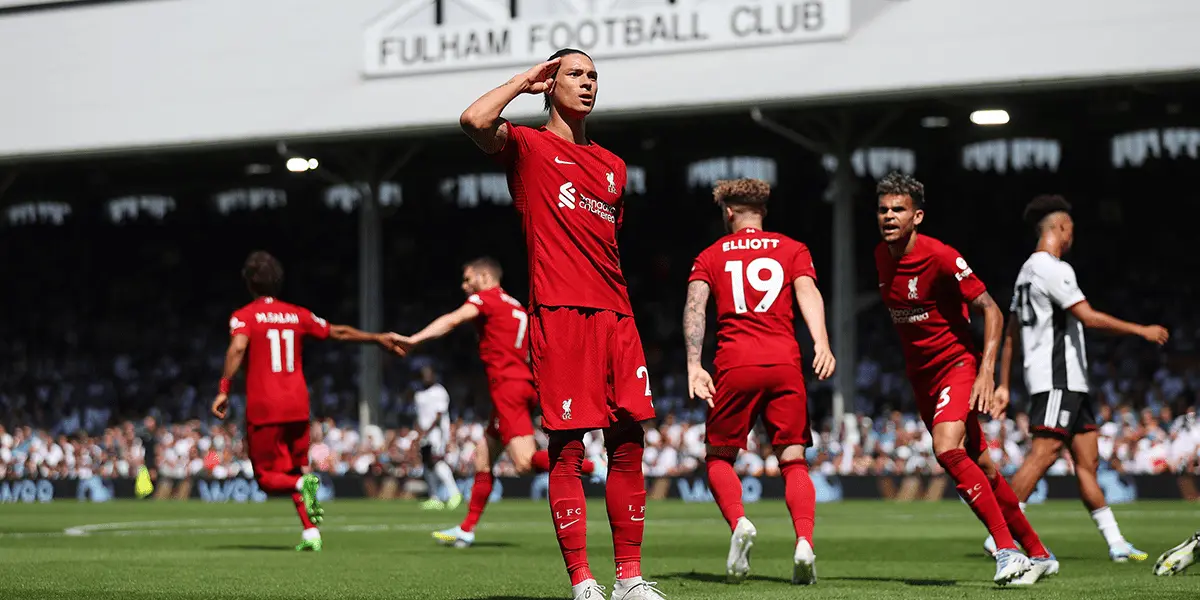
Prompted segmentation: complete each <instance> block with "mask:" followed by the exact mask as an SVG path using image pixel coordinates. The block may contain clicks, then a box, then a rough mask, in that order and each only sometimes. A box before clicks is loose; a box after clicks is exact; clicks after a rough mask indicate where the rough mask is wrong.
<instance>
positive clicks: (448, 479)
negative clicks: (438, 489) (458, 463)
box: [433, 460, 458, 497]
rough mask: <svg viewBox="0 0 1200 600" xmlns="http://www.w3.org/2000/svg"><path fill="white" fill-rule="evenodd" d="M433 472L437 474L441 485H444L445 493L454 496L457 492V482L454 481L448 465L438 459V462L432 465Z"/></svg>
mask: <svg viewBox="0 0 1200 600" xmlns="http://www.w3.org/2000/svg"><path fill="white" fill-rule="evenodd" d="M433 472H434V473H436V474H437V477H438V479H439V480H440V481H441V482H442V485H444V486H446V493H447V494H450V496H451V497H454V495H455V494H457V493H458V484H457V483H456V482H455V481H454V473H453V472H452V471H451V470H450V465H448V464H446V462H445V461H441V460H439V461H438V464H437V465H436V466H434V467H433Z"/></svg>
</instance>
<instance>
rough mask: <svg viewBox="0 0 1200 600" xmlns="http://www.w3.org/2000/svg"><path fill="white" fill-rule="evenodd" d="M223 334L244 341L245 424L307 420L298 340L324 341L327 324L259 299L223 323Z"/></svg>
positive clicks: (300, 311)
mask: <svg viewBox="0 0 1200 600" xmlns="http://www.w3.org/2000/svg"><path fill="white" fill-rule="evenodd" d="M229 334H230V335H231V336H233V335H238V334H242V335H245V336H247V337H248V338H250V344H249V347H248V348H247V350H246V422H248V423H252V424H254V425H265V424H270V423H289V422H292V421H307V420H309V409H308V383H306V382H305V381H304V370H303V365H302V363H301V361H300V354H301V352H300V349H301V345H302V342H303V339H304V336H306V335H311V336H313V337H315V338H317V339H321V340H323V339H325V338H327V337H329V323H326V322H325V320H324V319H322V318H320V317H318V316H316V315H314V314H312V312H311V311H309V310H308V309H307V308H301V307H299V306H296V305H294V304H288V303H287V302H282V301H279V300H276V299H275V298H269V297H263V298H258V299H256V300H255V301H254V302H251V303H250V304H247V305H246V306H243V307H242V308H240V309H238V310H237V311H235V312H234V313H233V317H231V318H230V319H229Z"/></svg>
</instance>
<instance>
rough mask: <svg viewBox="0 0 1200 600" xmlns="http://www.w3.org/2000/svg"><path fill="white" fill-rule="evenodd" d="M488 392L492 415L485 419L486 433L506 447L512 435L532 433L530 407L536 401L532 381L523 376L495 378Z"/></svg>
mask: <svg viewBox="0 0 1200 600" xmlns="http://www.w3.org/2000/svg"><path fill="white" fill-rule="evenodd" d="M491 393H492V418H491V419H488V429H487V434H488V435H490V436H492V437H494V438H498V439H499V440H500V441H501V442H502V443H503V444H504V445H505V446H507V445H508V442H510V441H512V439H513V438H515V437H521V436H523V435H533V407H534V404H535V403H536V402H537V392H535V391H534V390H533V383H532V382H530V381H526V380H524V379H506V380H503V381H497V382H495V383H493V384H492V386H491Z"/></svg>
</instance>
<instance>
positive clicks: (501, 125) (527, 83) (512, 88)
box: [458, 58, 561, 154]
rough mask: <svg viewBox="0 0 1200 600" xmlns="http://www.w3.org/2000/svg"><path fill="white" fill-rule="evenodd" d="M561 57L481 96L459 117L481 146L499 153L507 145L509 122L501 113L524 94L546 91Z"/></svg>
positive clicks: (488, 150)
mask: <svg viewBox="0 0 1200 600" xmlns="http://www.w3.org/2000/svg"><path fill="white" fill-rule="evenodd" d="M560 61H561V59H558V58H556V59H554V60H550V61H546V62H544V63H541V64H539V65H536V66H534V67H533V68H532V69H529V70H528V71H525V72H524V73H521V74H520V75H515V76H513V78H512V79H509V80H508V81H507V82H506V83H505V84H504V85H502V86H500V87H498V88H495V89H493V90H492V91H490V92H488V93H486V94H484V95H483V96H480V97H479V99H478V100H476V101H475V102H473V103H472V104H471V106H468V107H467V110H464V111H463V113H462V116H460V117H459V118H458V124H459V126H461V127H462V130H463V131H464V132H466V134H467V136H468V137H470V138H471V141H473V142H475V145H476V146H479V149H480V150H483V151H484V152H486V153H488V154H495V153H497V152H499V151H500V150H502V149H504V142H505V140H507V139H508V122H507V121H505V120H503V119H501V118H500V113H502V112H504V109H505V107H507V106H508V105H509V103H511V102H512V101H513V99H515V98H516V97H517V96H520V95H521V94H542V93H545V92H546V91H547V90H549V89H550V85H551V83H552V82H553V80H554V72H555V71H556V70H557V69H558V63H559V62H560Z"/></svg>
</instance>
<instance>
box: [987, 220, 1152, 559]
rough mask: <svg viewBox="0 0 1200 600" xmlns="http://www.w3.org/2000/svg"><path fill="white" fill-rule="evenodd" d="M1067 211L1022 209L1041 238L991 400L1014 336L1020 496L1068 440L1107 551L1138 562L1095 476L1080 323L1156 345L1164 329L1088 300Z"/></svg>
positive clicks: (1000, 392)
mask: <svg viewBox="0 0 1200 600" xmlns="http://www.w3.org/2000/svg"><path fill="white" fill-rule="evenodd" d="M1070 210H1071V205H1070V204H1069V203H1068V202H1067V201H1066V200H1064V199H1063V197H1062V196H1038V197H1037V198H1034V199H1033V201H1032V202H1030V203H1029V206H1027V207H1026V208H1025V219H1026V221H1027V222H1029V223H1030V224H1031V225H1033V226H1034V227H1035V228H1036V231H1037V233H1038V236H1039V240H1038V245H1037V251H1036V252H1034V253H1033V255H1032V256H1030V257H1029V260H1027V261H1025V264H1024V266H1022V267H1021V273H1020V274H1019V275H1018V276H1017V283H1016V287H1015V289H1014V291H1013V300H1012V304H1011V306H1010V307H1009V313H1010V314H1009V319H1008V328H1007V331H1006V335H1005V340H1004V348H1003V350H1002V351H1001V353H1000V385H999V386H998V387H997V388H996V392H995V400H996V402H998V403H1001V405H1002V406H1007V405H1008V395H1009V392H1008V388H1009V380H1010V374H1011V367H1012V355H1013V347H1014V346H1015V344H1016V340H1017V339H1018V337H1019V338H1020V340H1021V343H1022V349H1023V351H1024V354H1025V360H1024V364H1025V384H1026V387H1027V388H1028V390H1029V395H1030V409H1029V428H1030V429H1031V430H1032V431H1031V433H1032V436H1033V444H1032V447H1031V448H1030V450H1029V454H1028V455H1027V456H1026V457H1025V462H1024V463H1023V464H1022V465H1021V468H1020V470H1018V471H1017V474H1016V475H1014V476H1013V478H1012V488H1013V491H1014V492H1016V494H1017V498H1019V499H1020V500H1021V502H1022V503H1024V502H1025V500H1026V499H1028V498H1029V495H1030V493H1032V492H1033V488H1034V486H1035V485H1037V482H1038V480H1040V479H1041V478H1042V476H1044V475H1045V474H1046V470H1047V469H1049V468H1050V466H1051V465H1052V464H1054V461H1056V460H1058V457H1059V455H1060V454H1061V453H1062V450H1063V448H1064V446H1066V445H1067V442H1070V445H1069V446H1067V447H1068V449H1069V450H1070V452H1071V457H1072V458H1073V459H1074V461H1075V477H1076V478H1077V479H1078V480H1079V495H1080V497H1081V498H1082V499H1083V504H1084V505H1085V506H1087V508H1088V510H1089V511H1091V513H1092V520H1093V521H1095V523H1096V527H1097V528H1099V529H1100V533H1101V534H1103V535H1104V539H1105V541H1107V542H1108V554H1109V557H1110V558H1111V559H1112V560H1113V561H1114V562H1126V561H1130V560H1135V561H1142V560H1146V558H1147V555H1146V553H1145V552H1142V551H1141V550H1138V549H1137V548H1134V547H1133V545H1132V544H1130V543H1129V542H1127V541H1125V538H1124V537H1123V536H1122V535H1121V529H1120V527H1118V526H1117V520H1116V518H1115V517H1113V513H1112V509H1110V508H1109V507H1108V503H1107V502H1106V501H1105V499H1104V493H1103V492H1102V491H1101V490H1100V485H1099V484H1098V483H1097V482H1096V469H1097V466H1098V455H1099V448H1098V443H1097V442H1098V439H1099V433H1098V431H1097V424H1096V412H1095V409H1094V408H1093V407H1092V402H1091V398H1090V396H1089V388H1088V377H1087V373H1088V361H1087V343H1086V340H1085V339H1084V335H1083V330H1084V328H1085V327H1086V328H1088V329H1098V330H1101V331H1107V332H1110V333H1116V334H1122V335H1135V336H1139V337H1142V338H1145V339H1146V340H1147V341H1150V342H1153V343H1155V344H1158V345H1160V346H1161V345H1163V344H1165V343H1166V342H1167V337H1168V334H1167V330H1166V329H1164V328H1162V327H1161V326H1158V325H1138V324H1135V323H1130V322H1127V321H1122V320H1120V319H1117V318H1115V317H1113V316H1110V315H1107V314H1105V313H1102V312H1100V311H1098V310H1096V309H1094V308H1092V306H1091V305H1090V304H1088V301H1087V297H1086V296H1084V294H1083V292H1082V291H1081V290H1080V289H1079V284H1078V281H1077V280H1076V278H1075V269H1073V268H1071V265H1070V264H1068V263H1066V262H1064V261H1063V260H1062V257H1063V255H1064V254H1066V252H1067V251H1069V250H1070V249H1071V243H1072V241H1073V240H1074V230H1075V224H1074V221H1073V220H1072V219H1071V215H1070ZM1022 506H1023V504H1022ZM990 542H991V539H990V538H989V539H988V542H985V547H986V548H989V551H990V549H991V544H990Z"/></svg>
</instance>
